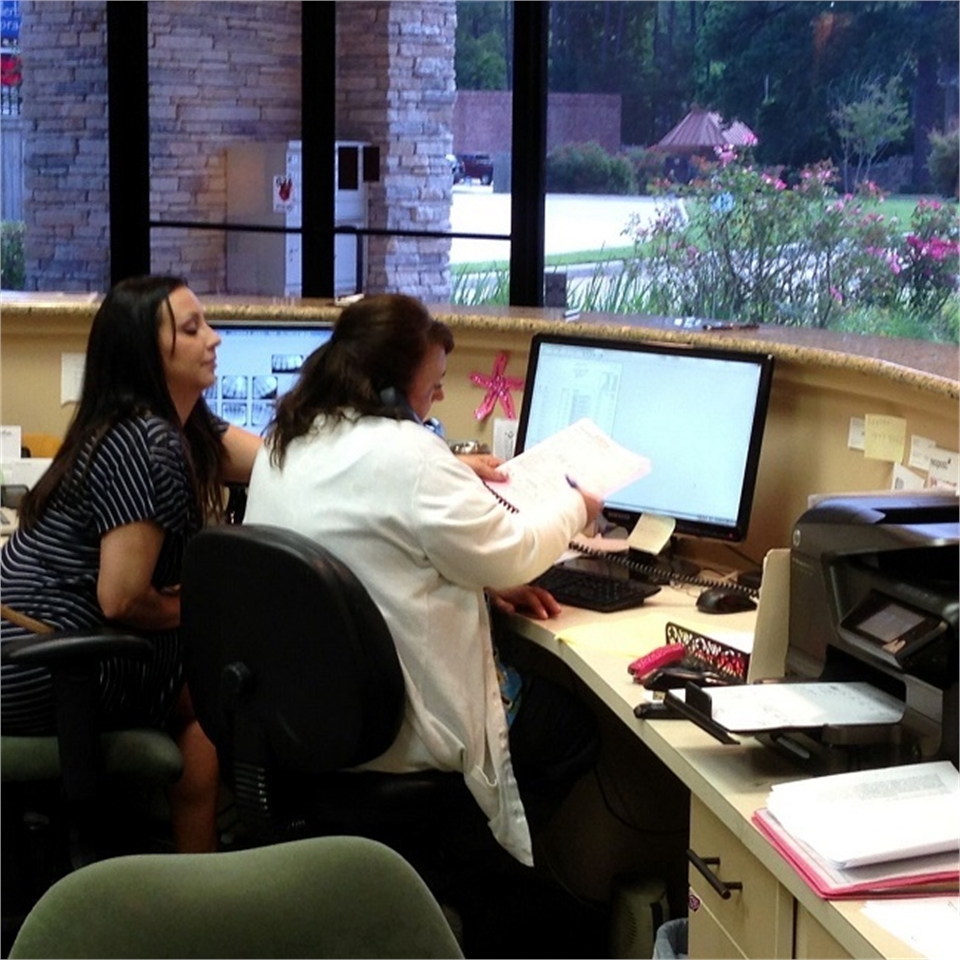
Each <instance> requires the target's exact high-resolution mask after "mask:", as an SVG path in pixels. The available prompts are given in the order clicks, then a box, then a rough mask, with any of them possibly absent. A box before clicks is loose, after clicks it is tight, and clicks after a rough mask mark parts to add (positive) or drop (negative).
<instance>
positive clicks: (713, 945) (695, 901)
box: [689, 796, 793, 960]
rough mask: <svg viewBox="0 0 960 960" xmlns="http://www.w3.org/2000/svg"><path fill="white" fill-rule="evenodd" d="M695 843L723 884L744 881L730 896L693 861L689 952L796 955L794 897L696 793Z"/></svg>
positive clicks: (692, 809)
mask: <svg viewBox="0 0 960 960" xmlns="http://www.w3.org/2000/svg"><path fill="white" fill-rule="evenodd" d="M690 848H691V850H692V852H693V853H695V854H696V855H697V856H699V857H700V858H701V859H702V860H705V861H709V863H708V869H709V870H711V871H712V872H713V874H714V876H715V877H717V878H718V879H719V880H720V881H721V882H722V883H724V884H740V886H739V887H735V888H733V889H730V890H729V896H728V897H726V898H725V897H723V896H722V895H721V894H720V893H719V892H718V891H717V890H715V889H714V888H713V886H712V885H711V884H710V882H709V881H708V880H707V879H706V878H705V877H704V876H703V874H702V873H701V872H700V871H699V870H698V869H697V868H696V867H695V866H694V865H693V864H691V865H690V869H689V881H690V902H689V907H690V910H689V918H690V928H689V938H690V956H691V957H698V958H701V957H740V956H742V957H757V958H761V957H762V958H767V960H772V958H780V957H790V956H792V944H793V897H792V896H791V895H790V894H789V893H788V891H787V890H785V889H784V888H783V887H782V886H781V885H780V884H779V883H778V882H777V880H776V879H775V878H774V877H773V875H772V874H771V873H770V872H769V871H768V870H767V869H766V868H765V867H764V866H763V865H762V864H761V863H760V862H759V861H758V860H757V859H756V858H755V857H754V856H753V855H752V854H751V853H749V852H748V851H747V850H746V849H745V848H744V846H743V845H742V844H741V843H740V842H739V841H738V840H737V838H736V837H735V836H734V835H733V834H732V833H731V832H730V831H729V830H728V829H727V828H726V827H725V826H724V825H723V824H722V823H721V822H720V821H719V820H718V819H717V818H716V817H715V816H714V815H713V814H712V813H711V812H710V811H709V810H708V809H707V808H706V807H705V806H704V805H703V803H702V802H701V801H700V800H698V799H697V798H696V797H695V796H694V797H692V798H691V805H690ZM714 861H716V862H714Z"/></svg>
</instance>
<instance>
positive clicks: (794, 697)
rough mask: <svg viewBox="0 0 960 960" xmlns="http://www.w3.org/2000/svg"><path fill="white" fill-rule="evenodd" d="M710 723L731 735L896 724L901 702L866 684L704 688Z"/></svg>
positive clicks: (774, 684)
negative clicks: (811, 728)
mask: <svg viewBox="0 0 960 960" xmlns="http://www.w3.org/2000/svg"><path fill="white" fill-rule="evenodd" d="M704 693H706V694H707V695H708V696H709V698H710V704H711V713H710V717H711V719H713V720H715V721H716V722H717V723H719V724H720V726H722V727H726V728H727V730H730V731H732V732H733V733H754V732H757V731H760V730H780V729H790V728H794V729H800V728H804V727H822V726H825V725H831V726H851V725H862V724H875V723H876V724H884V723H897V722H898V721H899V720H900V718H901V717H902V716H903V709H904V707H903V703H902V702H901V701H900V700H897V699H896V698H895V697H891V696H890V695H889V694H887V693H884V692H883V691H882V690H878V689H877V688H876V687H873V686H871V685H870V684H869V683H860V682H854V683H829V682H825V681H817V682H813V683H747V684H739V685H734V686H729V687H711V688H709V689H706V688H705V689H704Z"/></svg>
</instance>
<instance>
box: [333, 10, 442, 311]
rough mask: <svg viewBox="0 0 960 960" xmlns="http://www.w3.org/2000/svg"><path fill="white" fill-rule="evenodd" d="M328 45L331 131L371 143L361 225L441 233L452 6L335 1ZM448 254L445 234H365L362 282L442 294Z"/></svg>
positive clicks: (438, 297) (374, 287)
mask: <svg viewBox="0 0 960 960" xmlns="http://www.w3.org/2000/svg"><path fill="white" fill-rule="evenodd" d="M337 42H338V47H339V49H340V50H342V51H344V53H343V55H342V56H340V57H339V58H338V62H337V116H338V118H342V120H340V119H338V133H339V135H340V136H342V137H343V138H344V139H357V140H364V141H369V142H371V143H374V144H377V145H379V147H380V181H379V183H372V184H370V185H369V198H370V207H369V226H370V227H371V228H374V229H381V230H386V229H390V230H426V231H431V232H432V231H446V230H449V229H450V202H451V191H452V182H451V178H450V175H449V168H448V166H447V163H446V160H445V159H444V158H445V155H446V154H448V153H450V152H451V150H452V146H453V139H452V134H451V132H450V127H451V123H452V120H453V103H454V99H455V96H456V88H455V74H454V62H453V59H454V49H455V43H456V4H455V3H454V2H453V0H444V2H434V3H424V4H418V3H388V2H383V3H344V4H342V5H341V6H340V7H339V8H338V10H337ZM449 260H450V240H449V239H445V238H438V239H436V240H433V239H426V238H419V239H417V238H409V237H377V236H373V237H370V238H369V239H368V242H367V261H368V271H367V283H366V289H367V291H368V292H370V293H379V292H384V291H395V290H403V291H416V292H417V294H418V296H421V297H423V298H424V299H426V300H428V301H433V302H444V301H447V300H449V299H450V274H449Z"/></svg>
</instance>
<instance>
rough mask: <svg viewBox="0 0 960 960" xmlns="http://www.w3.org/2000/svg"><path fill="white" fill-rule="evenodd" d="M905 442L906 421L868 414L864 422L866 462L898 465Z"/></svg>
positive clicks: (900, 418) (864, 453) (899, 418)
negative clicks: (884, 462)
mask: <svg viewBox="0 0 960 960" xmlns="http://www.w3.org/2000/svg"><path fill="white" fill-rule="evenodd" d="M906 442H907V421H906V420H904V419H903V417H885V416H882V415H880V414H876V413H868V414H867V416H866V417H865V421H864V437H863V455H864V456H865V457H866V458H867V459H868V460H888V461H890V462H891V463H899V462H900V461H901V460H903V451H904V448H905V446H906Z"/></svg>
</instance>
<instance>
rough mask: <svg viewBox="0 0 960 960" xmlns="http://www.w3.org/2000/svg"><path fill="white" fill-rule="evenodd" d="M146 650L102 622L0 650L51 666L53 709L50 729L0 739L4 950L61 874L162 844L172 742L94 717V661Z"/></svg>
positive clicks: (8, 614)
mask: <svg viewBox="0 0 960 960" xmlns="http://www.w3.org/2000/svg"><path fill="white" fill-rule="evenodd" d="M3 613H4V617H5V618H8V619H14V617H15V616H16V613H15V612H14V611H9V610H4V612H3ZM25 625H27V626H28V627H29V624H25ZM41 626H42V625H41ZM149 652H150V641H149V640H148V639H146V638H145V637H141V636H137V635H134V634H128V633H122V632H119V631H116V630H111V629H108V628H98V629H91V630H71V631H52V632H43V633H36V634H32V635H30V636H25V637H22V638H17V639H14V640H8V641H7V642H6V643H4V644H3V645H2V647H0V658H2V662H3V663H4V664H8V663H9V664H23V665H25V666H44V667H46V668H47V669H48V670H50V672H51V675H52V677H53V690H54V703H55V709H56V733H55V734H50V735H49V736H11V735H7V734H4V735H3V736H2V737H0V781H2V796H3V802H2V814H3V847H2V851H3V855H2V870H3V886H2V897H3V904H2V917H3V939H4V947H5V948H6V947H7V946H9V940H10V938H11V937H12V936H13V934H14V933H15V932H16V929H17V928H18V927H19V925H20V923H21V922H22V920H23V917H24V916H25V915H26V912H27V911H28V910H29V909H30V907H31V906H32V905H33V904H34V903H35V901H36V900H37V898H38V897H39V896H40V895H41V894H42V893H43V892H44V891H45V890H46V889H47V888H48V887H49V886H50V885H51V884H52V883H53V882H54V881H56V880H57V879H59V878H60V877H61V876H63V875H64V874H66V873H68V872H69V871H71V870H74V869H77V868H78V867H81V866H83V865H85V864H87V863H90V862H92V861H93V860H96V859H99V858H101V857H104V856H111V855H114V854H116V853H118V852H130V851H131V850H141V849H150V848H152V847H154V846H155V845H156V844H157V843H158V842H162V840H160V839H159V838H158V837H157V836H155V835H154V834H155V831H156V827H157V823H158V821H160V820H161V819H162V818H163V816H164V811H163V808H162V807H160V808H157V807H153V808H151V805H152V804H153V801H154V798H155V797H156V796H157V795H160V796H162V788H164V787H166V786H168V785H170V784H171V783H173V782H175V781H176V780H177V779H178V778H179V777H180V775H181V772H182V769H183V760H182V757H181V755H180V750H179V748H178V747H177V745H176V743H175V742H174V741H173V739H172V738H170V737H169V736H167V734H165V733H163V732H162V731H160V730H153V729H127V730H115V731H110V732H101V731H100V727H99V723H98V708H99V706H98V705H99V683H98V678H99V662H100V660H101V659H103V658H106V657H111V656H124V657H133V658H145V657H146V656H148V655H149Z"/></svg>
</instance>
